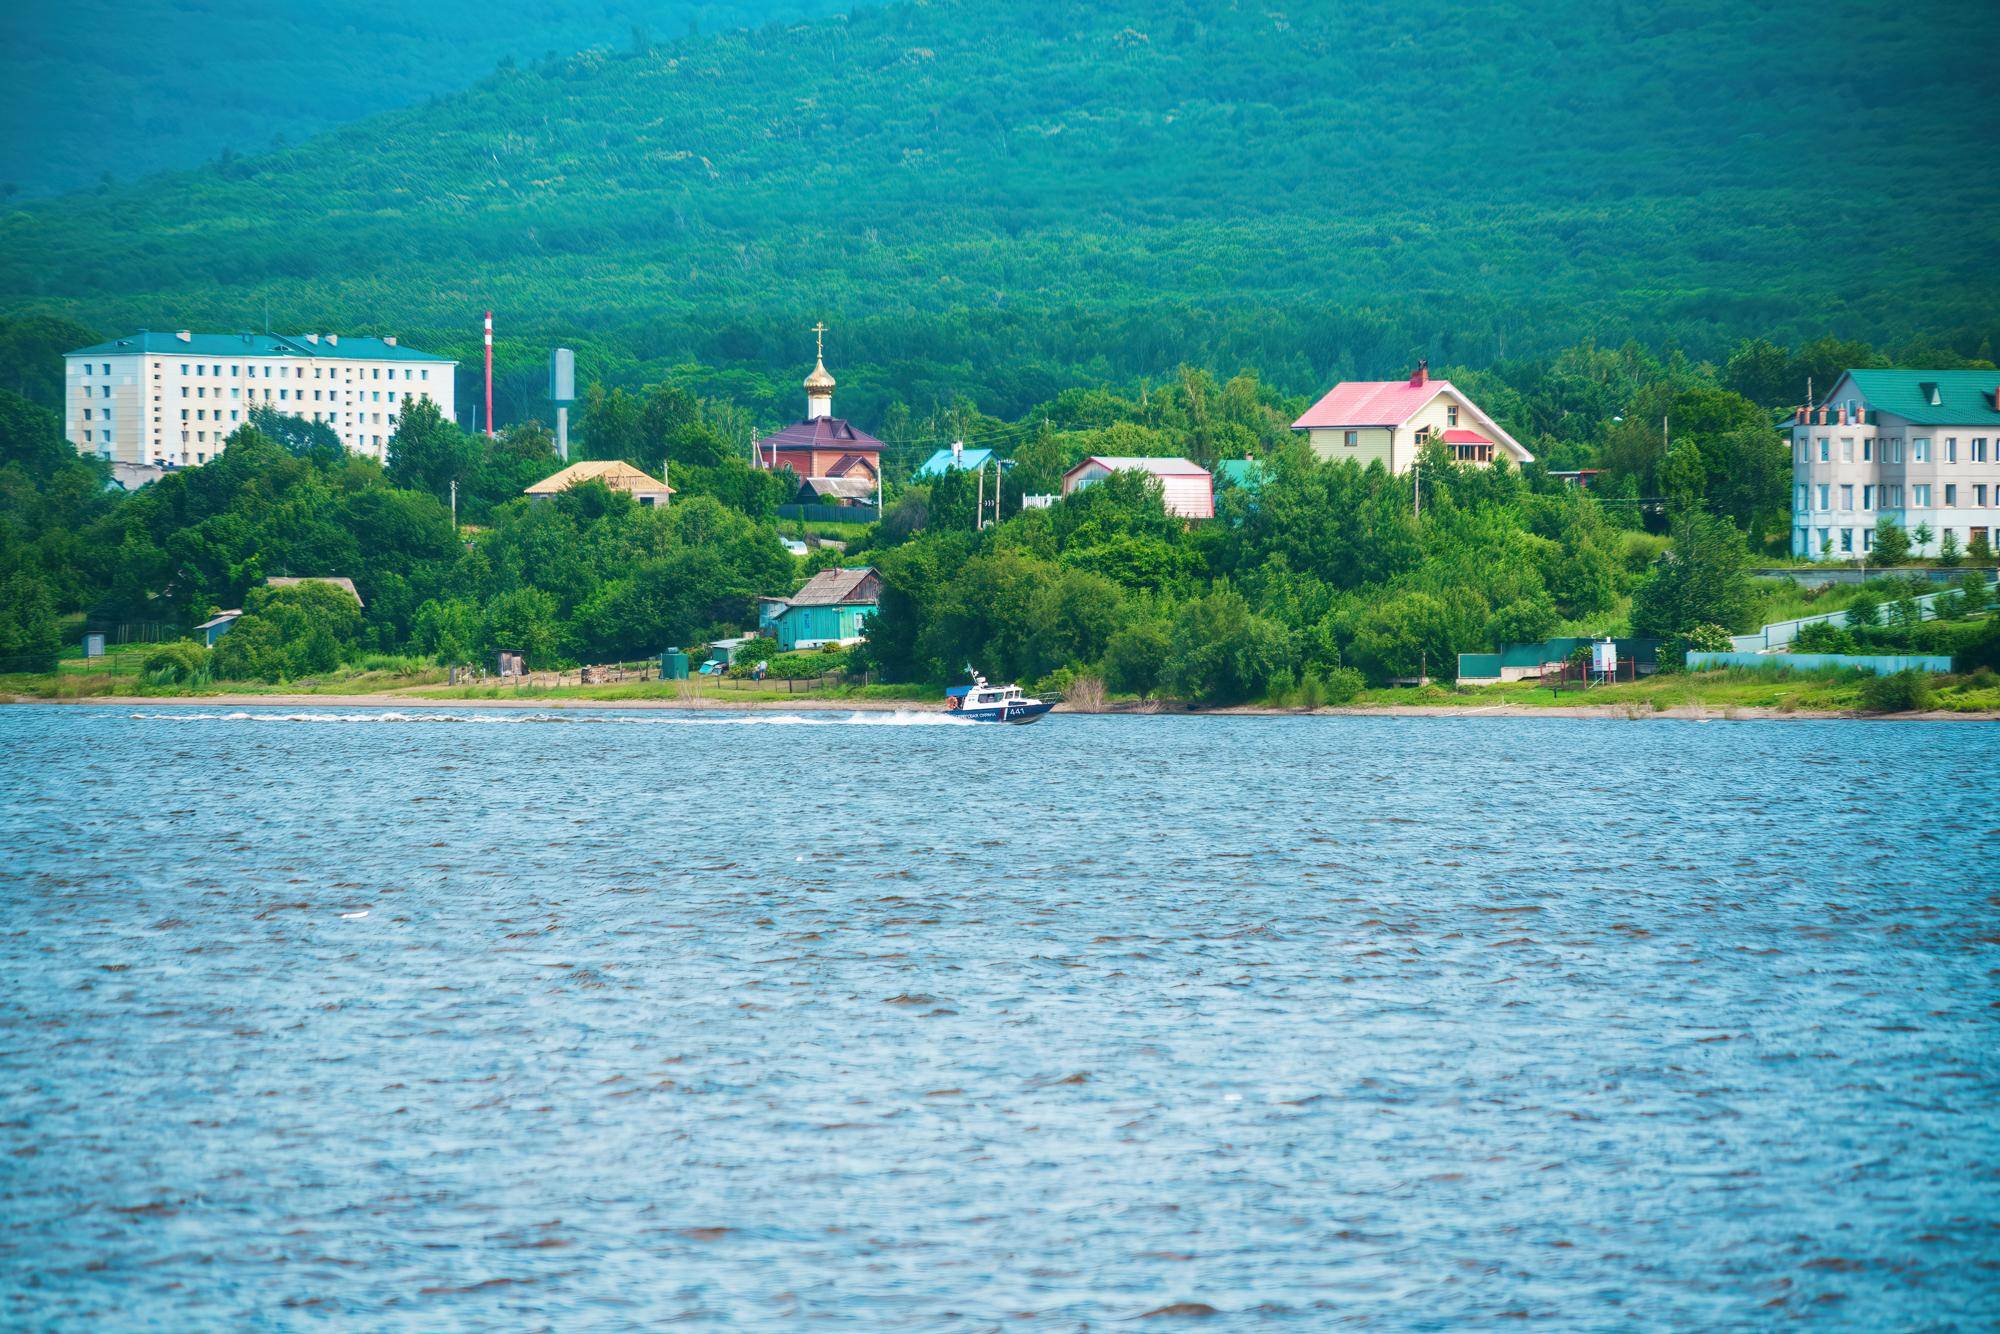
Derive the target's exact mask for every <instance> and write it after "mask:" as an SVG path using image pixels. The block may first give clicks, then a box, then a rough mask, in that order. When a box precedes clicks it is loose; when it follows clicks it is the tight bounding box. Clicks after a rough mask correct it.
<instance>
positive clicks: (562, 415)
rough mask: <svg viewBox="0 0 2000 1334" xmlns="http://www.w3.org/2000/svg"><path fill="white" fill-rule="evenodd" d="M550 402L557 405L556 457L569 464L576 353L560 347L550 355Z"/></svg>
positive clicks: (574, 400)
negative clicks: (571, 405)
mask: <svg viewBox="0 0 2000 1334" xmlns="http://www.w3.org/2000/svg"><path fill="white" fill-rule="evenodd" d="M549 401H550V402H551V403H554V404H555V405H556V457H557V458H559V459H561V460H562V461H563V462H564V463H568V462H569V405H570V404H572V403H574V402H576V353H575V352H573V351H571V350H570V349H569V348H566V347H559V348H557V349H555V350H554V351H553V352H551V353H549Z"/></svg>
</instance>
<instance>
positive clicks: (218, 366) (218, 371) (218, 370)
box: [215, 361, 222, 378]
mask: <svg viewBox="0 0 2000 1334" xmlns="http://www.w3.org/2000/svg"><path fill="white" fill-rule="evenodd" d="M215 374H216V376H217V378H220V377H221V375H222V363H221V362H219V361H218V362H216V363H215Z"/></svg>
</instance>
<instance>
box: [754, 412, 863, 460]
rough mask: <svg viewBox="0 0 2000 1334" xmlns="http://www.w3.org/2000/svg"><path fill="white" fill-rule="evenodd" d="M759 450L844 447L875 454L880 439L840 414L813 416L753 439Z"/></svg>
mask: <svg viewBox="0 0 2000 1334" xmlns="http://www.w3.org/2000/svg"><path fill="white" fill-rule="evenodd" d="M757 448H758V449H759V450H772V449H844V450H850V451H852V450H864V451H867V452H871V453H876V454H879V453H881V452H882V442H881V441H880V440H877V439H876V438H875V437H874V436H872V435H870V434H868V432H866V431H863V430H858V429H856V428H855V426H854V425H853V424H852V423H851V422H848V421H847V420H845V419H844V418H841V417H815V418H813V419H812V420H811V421H809V422H793V423H792V424H791V425H790V426H787V427H786V428H785V429H784V430H782V431H777V432H774V433H772V434H771V435H767V436H765V437H764V438H763V439H762V440H759V441H758V442H757Z"/></svg>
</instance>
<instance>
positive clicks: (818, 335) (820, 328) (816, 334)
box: [812, 320, 826, 361]
mask: <svg viewBox="0 0 2000 1334" xmlns="http://www.w3.org/2000/svg"><path fill="white" fill-rule="evenodd" d="M812 331H813V342H814V343H815V344H817V346H816V347H815V348H814V354H815V355H816V356H818V358H819V359H820V360H821V361H825V360H826V321H825V320H821V321H820V322H819V323H818V324H815V325H814V326H813V327H812Z"/></svg>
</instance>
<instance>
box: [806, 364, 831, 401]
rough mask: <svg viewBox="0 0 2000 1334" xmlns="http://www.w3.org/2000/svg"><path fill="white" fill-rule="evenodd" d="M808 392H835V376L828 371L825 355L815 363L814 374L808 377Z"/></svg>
mask: <svg viewBox="0 0 2000 1334" xmlns="http://www.w3.org/2000/svg"><path fill="white" fill-rule="evenodd" d="M806 392H807V393H809V394H830V393H832V392H833V376H831V375H830V374H828V373H827V369H826V359H825V358H824V357H822V358H821V359H820V360H819V361H817V362H816V363H814V365H813V369H812V374H811V375H808V376H807V377H806Z"/></svg>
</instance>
